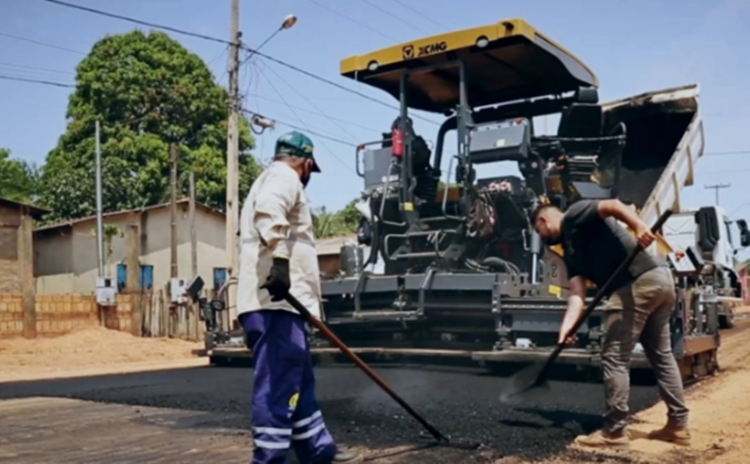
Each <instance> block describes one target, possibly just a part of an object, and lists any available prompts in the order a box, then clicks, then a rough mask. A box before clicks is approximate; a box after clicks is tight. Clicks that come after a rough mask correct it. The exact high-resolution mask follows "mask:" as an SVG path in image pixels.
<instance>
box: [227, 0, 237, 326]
mask: <svg viewBox="0 0 750 464" xmlns="http://www.w3.org/2000/svg"><path fill="white" fill-rule="evenodd" d="M230 40H231V42H232V50H231V53H230V55H229V105H230V106H229V124H228V129H227V205H226V214H227V216H226V250H227V279H231V278H233V277H236V276H237V254H238V247H237V231H238V229H239V228H238V224H239V208H238V201H239V200H238V198H237V197H238V196H239V161H240V160H239V150H240V144H239V142H240V141H239V130H238V120H239V105H240V95H239V68H240V0H232V35H231V37H230ZM228 290H229V291H228V294H227V296H228V299H229V301H228V303H229V304H228V305H227V307H228V308H229V320H230V321H233V322H234V321H236V319H237V305H236V301H237V287H236V286H230V287H229V288H228ZM233 322H232V323H233ZM230 328H231V327H230Z"/></svg>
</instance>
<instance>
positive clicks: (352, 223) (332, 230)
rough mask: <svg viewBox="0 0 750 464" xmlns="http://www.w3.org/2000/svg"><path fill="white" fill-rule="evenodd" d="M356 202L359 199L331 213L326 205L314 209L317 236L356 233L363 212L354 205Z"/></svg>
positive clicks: (337, 235) (314, 225) (338, 235)
mask: <svg viewBox="0 0 750 464" xmlns="http://www.w3.org/2000/svg"><path fill="white" fill-rule="evenodd" d="M355 204H357V200H352V201H351V202H350V203H349V204H347V205H346V206H345V207H344V208H343V209H341V210H339V211H336V212H334V213H329V212H328V211H327V210H326V208H325V207H320V208H318V209H316V210H315V211H313V230H314V233H315V237H316V238H328V237H340V236H342V235H350V234H353V233H356V232H357V228H358V227H359V221H360V219H361V218H362V213H360V212H359V211H358V210H357V208H355V207H354V205H355Z"/></svg>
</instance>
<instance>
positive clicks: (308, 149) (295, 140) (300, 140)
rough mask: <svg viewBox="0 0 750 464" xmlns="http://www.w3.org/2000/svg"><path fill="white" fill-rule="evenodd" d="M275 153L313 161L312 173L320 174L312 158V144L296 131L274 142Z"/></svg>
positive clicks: (307, 138)
mask: <svg viewBox="0 0 750 464" xmlns="http://www.w3.org/2000/svg"><path fill="white" fill-rule="evenodd" d="M276 153H277V154H278V153H286V154H288V155H291V156H299V157H300V158H310V159H311V160H312V161H313V167H312V170H313V172H320V167H319V166H318V163H317V162H316V161H315V158H314V157H313V143H312V140H310V137H308V136H306V135H305V134H303V133H301V132H297V131H292V132H289V133H286V134H284V135H282V136H281V137H279V139H278V140H277V141H276Z"/></svg>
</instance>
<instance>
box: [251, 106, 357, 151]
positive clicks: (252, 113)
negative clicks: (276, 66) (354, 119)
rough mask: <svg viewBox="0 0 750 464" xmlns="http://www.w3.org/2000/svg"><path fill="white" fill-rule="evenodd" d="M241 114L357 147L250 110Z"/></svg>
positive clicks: (345, 141)
mask: <svg viewBox="0 0 750 464" xmlns="http://www.w3.org/2000/svg"><path fill="white" fill-rule="evenodd" d="M242 112H243V113H245V114H247V115H249V116H258V117H259V118H263V119H269V120H271V121H274V122H275V123H276V124H280V125H282V126H286V127H289V128H291V129H296V130H299V131H303V132H308V133H310V134H312V135H314V136H316V137H320V138H322V139H326V140H329V141H331V142H336V143H339V144H341V145H346V146H347V147H353V148H356V147H357V145H355V144H353V143H351V142H349V141H347V140H343V139H339V138H336V137H332V136H330V135H326V134H323V133H320V132H316V131H313V130H310V129H307V128H305V127H300V126H297V125H295V124H292V123H289V122H286V121H282V120H280V119H277V118H274V117H271V116H265V115H263V114H261V113H258V112H255V111H250V110H246V109H243V110H242Z"/></svg>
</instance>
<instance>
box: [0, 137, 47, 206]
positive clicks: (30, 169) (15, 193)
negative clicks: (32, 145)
mask: <svg viewBox="0 0 750 464" xmlns="http://www.w3.org/2000/svg"><path fill="white" fill-rule="evenodd" d="M38 181H39V170H38V169H37V167H36V166H35V165H33V164H30V163H27V162H26V161H23V160H19V159H12V158H11V157H10V150H8V149H6V148H0V197H3V198H7V199H9V200H16V201H20V202H26V203H33V202H35V201H36V191H37V185H38Z"/></svg>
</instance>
